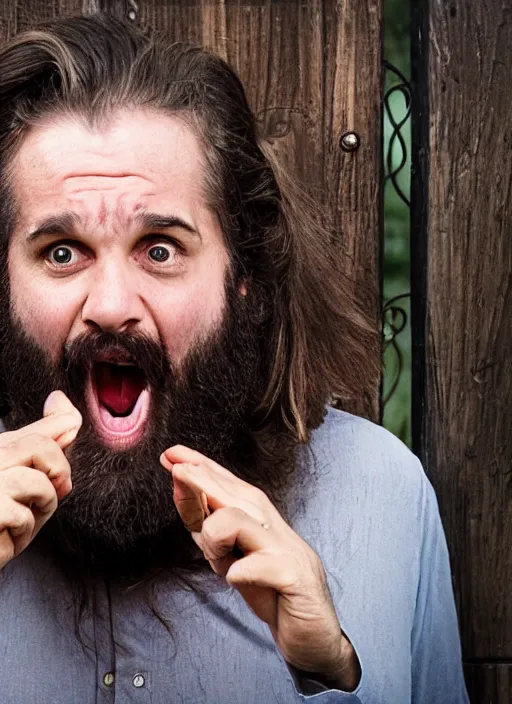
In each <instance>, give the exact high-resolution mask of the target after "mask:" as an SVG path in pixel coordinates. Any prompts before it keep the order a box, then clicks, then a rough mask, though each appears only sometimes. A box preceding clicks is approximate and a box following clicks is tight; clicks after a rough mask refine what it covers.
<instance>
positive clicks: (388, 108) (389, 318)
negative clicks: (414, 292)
mask: <svg viewBox="0 0 512 704" xmlns="http://www.w3.org/2000/svg"><path fill="white" fill-rule="evenodd" d="M384 68H385V70H386V71H388V72H389V73H390V74H392V76H393V78H395V79H396V81H395V82H393V84H392V85H391V86H390V87H389V88H388V89H387V90H386V93H385V95H384V110H385V113H386V116H387V118H388V120H389V123H390V125H391V128H392V131H391V136H390V138H389V142H388V143H387V145H386V153H385V155H384V162H385V172H384V173H385V176H384V181H385V184H386V183H388V182H389V183H390V184H391V185H392V187H393V188H394V190H395V192H396V193H397V195H398V196H399V197H400V199H401V200H402V201H403V202H404V203H405V204H406V205H407V207H408V208H410V204H411V203H410V199H409V198H408V196H407V195H406V194H405V193H404V191H403V189H402V188H401V186H400V183H399V181H398V177H399V174H400V173H401V172H402V171H403V169H405V167H406V164H407V144H406V141H405V139H404V136H403V134H402V130H403V128H404V126H405V125H406V124H407V122H408V120H409V119H410V117H411V86H410V83H409V81H408V80H407V79H406V77H405V76H404V75H403V73H402V72H401V71H399V69H397V68H396V66H393V64H391V63H390V62H389V61H384ZM397 92H398V93H401V94H402V95H403V97H404V101H405V113H404V114H403V115H401V116H400V118H395V115H394V114H393V105H392V97H393V96H394V95H395V94H396V93H397ZM397 144H398V146H399V160H398V163H397V164H396V165H394V164H393V156H394V154H395V152H396V145H397ZM409 298H410V293H403V294H400V295H398V296H394V297H393V298H391V299H389V300H388V301H384V303H383V308H382V324H383V334H384V349H387V348H388V347H390V346H391V347H392V348H393V350H394V353H395V356H396V367H395V371H394V375H393V379H392V380H391V381H390V383H389V388H388V390H387V392H386V394H385V396H384V397H383V399H382V404H383V406H385V405H386V404H387V403H388V401H389V400H390V398H391V397H392V396H393V394H394V393H395V391H396V389H397V387H398V384H399V381H400V377H401V375H402V372H403V367H404V354H403V352H402V349H401V347H400V339H399V336H400V334H401V333H402V332H403V331H404V330H405V328H406V327H407V322H408V320H407V312H406V310H405V309H404V307H403V305H400V303H402V302H403V301H404V300H406V299H409Z"/></svg>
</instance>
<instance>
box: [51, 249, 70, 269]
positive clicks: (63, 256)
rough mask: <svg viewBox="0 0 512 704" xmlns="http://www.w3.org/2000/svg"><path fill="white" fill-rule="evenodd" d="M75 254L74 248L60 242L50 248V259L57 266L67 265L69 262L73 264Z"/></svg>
mask: <svg viewBox="0 0 512 704" xmlns="http://www.w3.org/2000/svg"><path fill="white" fill-rule="evenodd" d="M73 255H74V251H73V248H72V247H69V246H68V245H64V244H59V245H58V246H56V247H52V248H51V249H50V250H48V259H49V260H50V262H51V263H52V264H54V265H55V266H66V265H67V264H73V263H74V261H73Z"/></svg>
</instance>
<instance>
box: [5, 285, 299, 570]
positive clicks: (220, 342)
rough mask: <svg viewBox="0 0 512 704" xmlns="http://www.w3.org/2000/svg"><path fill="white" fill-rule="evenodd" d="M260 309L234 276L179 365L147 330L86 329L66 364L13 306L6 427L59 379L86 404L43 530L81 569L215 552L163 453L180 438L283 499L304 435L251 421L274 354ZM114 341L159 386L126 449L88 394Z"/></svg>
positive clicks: (35, 412) (69, 564) (190, 561)
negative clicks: (109, 434) (141, 429)
mask: <svg viewBox="0 0 512 704" xmlns="http://www.w3.org/2000/svg"><path fill="white" fill-rule="evenodd" d="M258 308H260V307H259V306H258ZM257 318H258V316H252V314H251V310H250V303H249V301H248V300H247V298H241V297H240V296H239V295H237V294H236V293H235V291H234V289H233V287H231V288H228V291H227V304H226V314H225V317H224V320H223V322H222V324H221V325H220V327H219V329H217V330H216V331H215V332H214V333H212V334H211V335H210V336H209V338H208V339H207V340H205V341H203V342H201V343H200V344H197V345H196V346H195V347H194V349H193V350H191V352H190V353H189V355H188V357H187V359H186V361H185V362H184V363H183V365H182V366H181V367H180V368H179V369H175V368H174V367H173V365H172V363H171V362H170V361H169V359H168V357H167V354H166V351H165V348H164V347H163V345H161V344H159V343H158V342H155V341H154V340H152V339H150V338H148V337H147V336H144V335H142V334H141V333H135V332H134V333H121V334H120V333H106V332H101V331H100V332H91V333H86V334H84V335H81V336H80V337H79V338H77V339H76V340H74V341H73V342H72V343H71V344H70V345H69V346H68V347H66V349H65V350H63V353H62V356H61V359H60V361H59V363H58V364H56V365H55V364H52V363H51V362H50V361H49V359H48V356H47V354H46V353H45V352H44V350H43V349H42V348H41V347H40V346H39V345H38V344H37V343H36V342H35V341H34V340H33V339H32V338H30V337H29V336H28V335H27V334H26V332H25V331H24V330H23V328H22V327H21V325H20V324H19V322H17V321H16V320H13V319H12V317H11V315H10V312H9V311H7V312H5V313H4V314H3V315H2V316H1V319H0V326H1V329H0V339H1V340H2V342H3V344H2V350H1V353H0V355H1V356H0V365H1V368H2V371H3V374H4V377H5V385H6V390H7V395H8V398H9V399H10V405H11V411H10V413H9V414H8V415H7V416H6V417H5V418H4V423H5V426H6V428H7V429H8V430H14V429H17V428H20V427H23V426H25V425H28V424H29V423H32V422H34V421H36V420H38V419H39V418H41V416H42V411H43V405H44V401H45V400H46V398H47V396H48V394H49V393H50V392H51V391H53V390H54V389H61V390H62V391H64V393H65V394H66V395H67V396H68V397H69V399H70V400H71V402H72V403H73V404H74V405H75V406H76V407H77V408H78V409H79V410H80V412H81V413H82V416H83V426H82V428H81V430H80V432H79V434H78V437H77V439H76V440H75V441H74V443H73V444H72V446H71V447H70V448H68V449H67V450H66V456H67V458H68V460H69V462H70V465H71V473H72V481H73V489H72V492H71V493H70V494H69V495H68V496H67V497H66V498H65V499H63V500H62V501H61V502H60V504H59V507H58V509H57V511H56V513H55V515H54V516H53V517H52V519H51V520H50V521H49V522H48V523H47V524H46V526H45V527H44V529H43V530H42V531H41V533H40V535H39V536H38V537H37V539H36V541H35V543H36V545H40V546H41V548H44V549H48V550H50V551H51V552H52V553H53V554H54V555H56V556H57V557H58V559H59V562H60V563H61V565H62V566H65V567H66V571H67V572H68V573H70V575H71V576H74V577H77V576H78V577H79V579H81V580H83V579H84V578H89V577H94V576H97V575H101V576H103V577H106V578H123V579H130V580H136V581H137V580H140V579H142V578H145V577H148V576H149V575H150V574H153V573H155V572H159V571H161V570H162V569H163V570H166V571H167V572H169V571H173V572H175V571H179V570H180V569H186V570H190V569H192V570H196V569H200V568H201V567H203V566H204V565H205V564H206V563H205V561H204V560H203V559H202V553H201V552H200V550H199V548H197V546H196V545H195V543H194V542H193V540H192V539H191V536H190V534H189V533H188V532H187V531H186V530H185V528H184V527H183V524H182V522H181V520H180V518H179V516H178V514H177V511H176V509H175V506H174V502H173V499H172V489H173V487H172V478H171V475H170V473H169V472H168V471H167V470H165V469H163V467H162V466H161V465H160V462H159V457H160V454H161V453H162V452H163V451H164V450H165V449H166V448H168V447H171V446H172V445H176V444H183V445H187V446H188V447H191V448H193V449H195V450H198V451H199V452H201V453H203V454H204V455H206V456H207V457H210V458H211V459H214V460H215V461H217V462H219V463H220V464H222V465H223V466H225V467H227V468H228V469H230V470H231V471H233V472H234V473H235V474H237V475H238V476H240V477H242V478H243V479H245V480H246V481H248V482H250V483H252V484H255V485H257V486H259V487H260V488H261V489H263V490H264V491H266V492H267V494H268V495H269V497H270V499H271V500H272V501H273V502H274V503H275V504H277V505H278V507H279V506H280V505H281V504H282V501H283V499H284V489H285V487H286V485H287V479H288V477H289V476H290V473H291V470H292V468H293V465H294V454H295V453H294V448H295V442H294V440H293V439H292V438H291V436H290V434H283V433H279V434H277V433H275V432H273V431H272V430H269V429H267V430H260V431H259V432H255V429H254V427H251V425H252V426H254V415H253V413H252V410H253V409H255V408H256V407H257V405H258V400H259V397H260V394H261V390H262V389H263V388H265V379H266V378H267V376H266V369H267V366H268V365H267V361H266V359H265V352H264V350H265V347H266V344H265V343H266V337H265V335H262V333H261V327H262V326H261V320H257ZM112 346H114V347H116V348H120V349H122V350H125V351H126V352H127V353H128V354H129V355H130V356H131V357H133V358H134V360H135V361H136V363H137V365H138V366H139V367H140V369H141V370H142V371H143V372H144V375H145V378H146V381H147V385H148V387H149V388H150V390H151V407H150V412H149V417H148V419H147V421H146V430H145V434H144V436H143V438H142V439H141V440H140V441H139V442H138V443H137V444H136V445H134V446H133V447H131V448H128V449H122V450H118V449H113V448H111V447H109V446H107V445H105V443H104V442H103V441H102V439H101V436H99V435H98V433H97V432H96V430H95V426H94V425H93V424H92V422H91V418H90V414H89V411H88V408H87V406H86V404H85V400H84V399H85V386H86V382H87V378H88V371H87V370H88V364H90V360H91V359H95V358H96V357H97V356H98V355H99V354H101V353H102V352H105V351H106V350H108V349H109V348H111V347H112ZM251 419H252V421H251Z"/></svg>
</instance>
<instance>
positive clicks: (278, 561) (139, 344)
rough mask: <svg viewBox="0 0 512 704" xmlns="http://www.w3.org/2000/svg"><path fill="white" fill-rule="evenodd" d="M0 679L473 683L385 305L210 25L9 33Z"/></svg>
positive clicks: (341, 685) (249, 692) (271, 687)
mask: <svg viewBox="0 0 512 704" xmlns="http://www.w3.org/2000/svg"><path fill="white" fill-rule="evenodd" d="M0 169H1V188H2V194H1V198H0V203H1V208H2V218H1V231H0V247H1V249H0V255H1V259H0V261H1V284H2V296H1V304H0V326H1V329H0V333H1V340H2V349H1V358H0V359H1V370H2V391H3V411H2V414H3V419H4V431H5V432H3V433H2V435H1V436H0V566H1V567H2V568H3V569H2V575H1V579H0V595H1V598H0V620H1V631H0V642H1V650H2V657H1V658H0V673H1V675H2V677H1V682H2V685H1V689H2V696H1V700H2V702H3V704H31V703H32V702H41V701H44V702H55V704H73V703H75V702H76V703H77V704H84V703H88V702H95V701H101V702H114V701H117V702H132V701H133V702H141V703H143V702H147V703H148V704H149V703H150V702H151V703H152V704H168V702H186V703H191V704H197V703H198V702H203V703H206V702H211V703H212V704H213V703H215V704H219V703H223V702H226V703H227V702H232V703H236V702H240V703H242V702H244V703H247V702H261V703H263V704H266V703H267V702H268V703H270V702H302V701H305V700H307V699H309V698H311V697H314V698H315V701H318V702H321V704H329V703H331V702H346V703H347V704H354V703H363V702H364V703H366V704H369V703H370V702H371V703H375V704H377V702H378V703H379V704H384V703H386V704H405V703H406V702H410V701H411V700H412V701H415V702H422V703H425V702H431V703H432V704H434V703H435V704H439V703H440V702H445V703H448V702H451V703H455V702H466V701H467V697H466V692H465V688H464V682H463V676H462V669H461V658H460V645H459V636H458V628H457V619H456V613H455V608H454V601H453V593H452V589H451V583H450V569H449V561H448V554H447V549H446V544H445V539H444V534H443V530H442V526H441V523H440V519H439V514H438V509H437V505H436V500H435V496H434V493H433V490H432V488H431V486H430V484H429V483H428V481H427V479H426V477H425V475H424V473H423V470H422V469H421V467H420V466H419V463H418V462H417V460H416V459H415V458H414V457H413V456H412V455H411V454H410V453H409V451H408V450H407V449H406V448H405V447H404V446H403V445H402V444H401V443H400V442H399V441H398V440H396V439H394V438H393V437H392V436H391V435H390V434H389V433H387V432H386V431H385V430H383V429H382V428H379V427H377V426H374V425H372V424H371V423H369V422H368V421H365V420H362V419H360V418H356V417H354V416H351V415H349V414H348V413H345V412H342V411H338V410H334V409H332V408H328V406H327V404H328V403H329V400H330V399H332V398H333V397H337V398H340V399H341V400H342V401H343V400H344V399H345V400H347V399H349V398H350V397H354V396H355V395H357V394H361V393H364V391H365V389H366V386H367V384H368V383H371V382H372V381H373V380H374V378H375V374H376V373H377V370H376V369H375V365H374V364H373V363H372V362H371V359H374V358H375V356H376V355H375V345H376V339H377V338H376V333H375V331H374V330H373V329H372V326H371V325H370V324H368V323H367V322H365V319H364V316H362V315H361V313H360V312H358V308H357V304H356V302H354V301H353V300H352V294H351V293H350V292H351V290H352V289H351V287H350V285H349V284H348V283H346V282H345V279H344V277H343V273H342V272H341V271H339V267H338V266H337V264H336V256H335V253H334V252H333V251H331V250H330V245H329V237H328V235H327V234H326V232H325V231H324V230H323V229H322V227H321V225H320V224H319V223H318V222H317V221H316V219H315V217H313V215H312V213H311V208H310V207H309V206H308V204H307V202H306V201H305V199H304V197H302V196H300V195H299V194H298V192H296V189H295V190H294V188H293V184H291V183H290V182H289V181H288V180H287V179H286V178H285V177H284V175H283V174H282V173H281V172H280V170H279V168H278V166H277V164H276V163H275V162H274V159H273V157H272V155H271V153H270V152H269V150H268V148H267V147H266V146H265V144H264V142H263V141H262V140H261V139H260V138H259V137H258V135H257V132H256V126H255V121H254V117H253V115H252V114H251V112H250V110H249V107H248V105H247V102H246V98H245V95H244V91H243V88H242V86H241V85H240V82H239V81H238V79H237V77H236V76H235V75H234V74H233V72H232V71H231V70H230V69H229V67H228V66H227V65H226V64H225V63H223V62H222V61H221V60H220V59H218V58H216V57H215V56H213V55H211V54H209V53H208V52H206V51H204V50H201V49H198V48H191V47H187V46H183V45H180V44H173V43H170V42H169V41H168V40H166V39H165V38H162V37H158V36H154V35H146V34H144V33H142V32H140V31H138V30H136V29H135V28H133V27H130V26H128V25H125V24H124V23H122V22H118V21H115V20H113V19H108V18H105V17H102V16H95V17H89V18H80V19H69V20H62V21H57V22H54V23H52V24H50V25H46V26H42V27H40V28H38V29H37V30H34V31H29V32H26V33H24V34H21V35H19V36H18V37H17V38H15V39H14V40H13V41H11V42H10V43H9V44H8V45H7V46H5V47H4V48H3V49H2V51H1V52H0Z"/></svg>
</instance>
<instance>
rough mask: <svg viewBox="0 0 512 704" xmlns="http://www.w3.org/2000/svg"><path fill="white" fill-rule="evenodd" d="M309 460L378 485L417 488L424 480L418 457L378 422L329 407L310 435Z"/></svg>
mask: <svg viewBox="0 0 512 704" xmlns="http://www.w3.org/2000/svg"><path fill="white" fill-rule="evenodd" d="M309 449H310V452H311V459H313V458H314V459H315V460H316V464H317V466H323V467H324V468H325V469H326V470H327V471H328V473H329V474H332V475H334V476H336V475H340V474H342V475H346V476H350V477H353V478H354V479H356V480H357V481H359V482H371V483H378V484H380V485H381V486H385V485H388V486H393V487H394V489H395V490H396V488H397V484H398V485H400V486H404V487H407V486H408V487H409V489H410V490H411V491H414V490H418V489H419V488H420V486H421V484H422V483H423V482H424V481H426V476H425V472H424V471H423V468H422V466H421V463H420V462H419V460H418V458H417V457H416V456H415V455H414V454H413V453H412V452H411V451H410V450H409V448H408V447H407V446H406V445H405V444H404V443H403V442H402V441H401V440H399V439H398V438H397V437H396V436H395V435H393V434H392V433H390V432H389V431H388V430H386V429H385V428H383V427H382V426H380V425H376V424H375V423H372V422H371V421H369V420H366V419H365V418H360V417H359V416H354V415H352V414H350V413H347V412H345V411H339V410H337V409H334V408H328V410H327V414H326V416H325V419H324V422H323V423H322V425H321V426H320V427H319V428H317V429H316V430H315V431H314V432H313V435H312V438H311V443H310V446H309Z"/></svg>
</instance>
